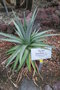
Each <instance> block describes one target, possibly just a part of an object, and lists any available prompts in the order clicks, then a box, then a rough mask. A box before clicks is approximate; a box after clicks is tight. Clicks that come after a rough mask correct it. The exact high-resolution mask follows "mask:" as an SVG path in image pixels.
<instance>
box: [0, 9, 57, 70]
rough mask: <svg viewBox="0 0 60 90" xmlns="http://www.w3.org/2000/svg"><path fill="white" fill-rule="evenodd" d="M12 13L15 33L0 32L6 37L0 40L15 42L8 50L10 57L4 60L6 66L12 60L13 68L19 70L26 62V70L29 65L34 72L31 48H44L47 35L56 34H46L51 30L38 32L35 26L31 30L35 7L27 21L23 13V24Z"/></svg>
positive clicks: (35, 13)
mask: <svg viewBox="0 0 60 90" xmlns="http://www.w3.org/2000/svg"><path fill="white" fill-rule="evenodd" d="M13 14H14V17H15V18H14V19H13V20H12V21H13V23H14V25H15V32H16V35H13V34H6V33H2V32H0V35H3V36H5V37H6V38H0V40H2V41H8V42H12V43H16V44H15V46H13V47H12V48H11V49H10V50H8V54H10V57H9V58H8V60H7V62H6V66H9V65H10V63H11V62H12V67H13V70H17V71H19V70H20V69H21V68H22V66H23V65H24V64H25V63H26V65H27V67H28V70H29V71H30V70H31V66H32V67H33V69H34V70H35V72H36V66H35V62H33V61H32V60H31V56H30V53H31V49H32V48H41V47H42V48H44V47H46V46H48V45H47V44H45V43H44V40H45V38H46V37H48V36H54V35H56V34H47V32H51V31H52V30H46V31H42V32H39V30H37V29H36V28H35V29H34V30H33V29H32V28H33V25H34V21H35V18H36V15H37V9H35V11H34V13H33V15H32V17H31V19H30V21H29V22H28V23H27V22H26V18H25V14H24V24H22V23H21V21H20V20H19V18H18V17H17V16H16V15H15V13H13Z"/></svg>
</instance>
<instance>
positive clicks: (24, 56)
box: [17, 50, 29, 71]
mask: <svg viewBox="0 0 60 90" xmlns="http://www.w3.org/2000/svg"><path fill="white" fill-rule="evenodd" d="M28 54H29V51H28V50H25V52H24V55H23V58H22V60H21V63H19V66H18V68H17V71H19V70H20V69H21V67H22V66H23V64H24V62H25V60H26V58H27V56H28Z"/></svg>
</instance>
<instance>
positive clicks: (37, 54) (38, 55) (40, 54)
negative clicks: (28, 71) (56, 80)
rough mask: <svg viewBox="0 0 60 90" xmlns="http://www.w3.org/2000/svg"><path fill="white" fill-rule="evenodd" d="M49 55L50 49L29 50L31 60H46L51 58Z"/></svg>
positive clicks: (50, 53)
mask: <svg viewBox="0 0 60 90" xmlns="http://www.w3.org/2000/svg"><path fill="white" fill-rule="evenodd" d="M51 55H52V48H51V47H46V48H33V49H31V59H32V60H40V59H48V58H51Z"/></svg>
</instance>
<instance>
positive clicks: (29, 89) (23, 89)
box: [18, 78, 40, 90]
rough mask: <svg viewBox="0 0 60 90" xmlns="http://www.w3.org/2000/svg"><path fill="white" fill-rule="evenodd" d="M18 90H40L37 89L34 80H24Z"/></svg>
mask: <svg viewBox="0 0 60 90" xmlns="http://www.w3.org/2000/svg"><path fill="white" fill-rule="evenodd" d="M18 90H40V88H38V87H36V85H35V84H34V83H33V81H32V80H28V79H25V78H24V79H23V81H22V83H21V85H20V87H19V89H18Z"/></svg>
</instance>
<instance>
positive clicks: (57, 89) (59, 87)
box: [53, 82, 60, 90]
mask: <svg viewBox="0 0 60 90" xmlns="http://www.w3.org/2000/svg"><path fill="white" fill-rule="evenodd" d="M53 90H60V82H57V83H55V84H54V85H53Z"/></svg>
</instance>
